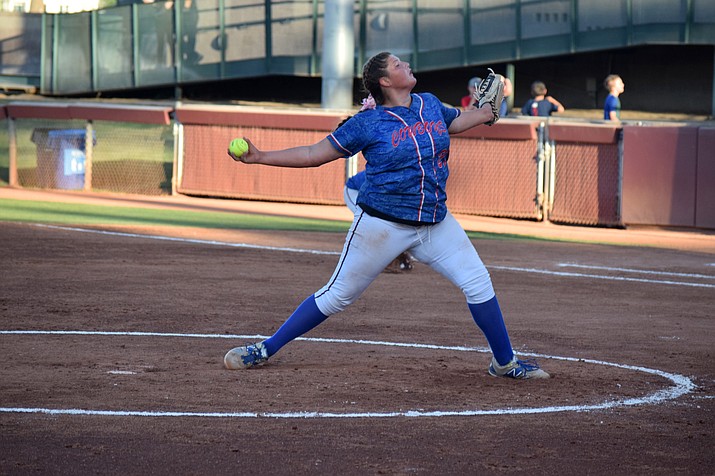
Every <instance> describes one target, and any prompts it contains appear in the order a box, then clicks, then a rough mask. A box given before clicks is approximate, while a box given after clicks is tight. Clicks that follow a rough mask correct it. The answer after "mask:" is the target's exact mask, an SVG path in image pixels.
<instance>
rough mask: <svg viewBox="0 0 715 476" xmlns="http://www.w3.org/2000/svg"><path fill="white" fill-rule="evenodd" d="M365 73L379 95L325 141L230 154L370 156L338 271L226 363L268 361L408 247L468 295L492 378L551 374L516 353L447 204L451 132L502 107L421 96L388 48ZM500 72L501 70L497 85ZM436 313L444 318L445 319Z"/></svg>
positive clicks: (427, 292)
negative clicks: (464, 107) (463, 105)
mask: <svg viewBox="0 0 715 476" xmlns="http://www.w3.org/2000/svg"><path fill="white" fill-rule="evenodd" d="M362 76H363V86H364V88H365V89H366V90H367V92H369V93H370V95H369V96H368V98H367V99H366V100H365V101H364V103H363V109H362V110H361V112H359V113H357V114H355V115H354V116H353V117H351V118H350V119H349V120H348V121H347V122H346V123H345V124H343V125H342V126H340V127H338V128H337V129H336V130H335V131H334V132H332V133H331V134H329V135H328V136H327V137H325V138H324V139H323V140H321V141H320V142H317V143H315V144H312V145H306V146H299V147H292V148H288V149H283V150H273V151H262V150H259V149H257V148H256V146H255V145H253V143H252V142H251V141H250V140H248V139H246V142H247V143H248V151H246V152H245V153H244V154H243V155H241V156H236V155H235V154H233V153H232V152H231V151H229V156H230V157H231V158H233V159H234V160H237V161H241V162H244V163H247V164H264V165H270V166H278V167H317V166H320V165H323V164H326V163H328V162H332V161H334V160H337V159H340V158H348V157H351V156H353V155H355V154H357V153H358V152H362V153H363V156H364V157H365V160H366V171H367V172H366V181H365V183H364V184H363V185H362V186H361V187H360V193H359V195H358V203H357V204H358V207H359V213H356V214H355V218H354V220H353V223H352V225H351V226H350V230H349V231H348V234H347V236H346V238H345V245H344V247H343V251H342V254H341V255H340V258H339V260H338V263H337V265H336V268H335V271H334V272H333V275H332V277H331V278H330V279H329V280H328V282H327V283H326V284H325V286H324V287H322V288H321V289H320V290H318V291H317V292H315V293H314V294H311V295H310V296H308V297H307V298H306V299H305V300H304V301H303V302H302V303H301V304H300V305H299V306H298V307H297V308H296V309H295V311H293V313H292V314H291V315H290V317H288V319H287V320H286V321H285V322H284V323H283V324H282V325H281V327H280V328H279V329H278V330H277V331H276V332H275V333H274V334H273V335H272V336H271V337H269V338H268V339H266V340H264V341H261V342H257V343H253V344H248V345H244V346H240V347H235V348H233V349H231V350H229V351H228V352H227V353H226V355H225V356H224V365H225V366H226V368H228V369H247V368H251V367H254V366H256V365H260V364H263V363H264V362H266V361H267V360H268V359H269V358H270V357H271V356H273V355H274V354H276V353H277V352H278V351H279V350H280V349H281V348H282V347H283V346H285V345H286V344H288V343H289V342H291V341H293V340H294V339H296V338H298V337H300V336H301V335H303V334H305V333H307V332H309V331H310V330H311V329H313V328H315V327H316V326H318V325H320V324H321V323H322V322H324V321H325V320H326V319H328V317H329V316H331V315H333V314H337V313H338V312H340V311H342V310H344V309H345V308H346V307H348V306H349V305H350V304H352V303H353V302H355V300H357V299H358V298H359V297H360V295H361V294H362V293H363V291H365V289H367V287H368V286H369V285H370V283H372V282H373V281H374V280H375V279H376V278H377V276H378V275H379V274H380V273H381V272H382V271H383V269H385V266H387V265H388V264H389V263H390V262H391V261H392V260H393V259H395V257H397V256H398V255H399V254H400V253H402V252H403V251H410V252H411V253H412V254H413V255H414V256H415V258H416V259H418V260H419V261H420V262H421V263H424V264H425V265H428V266H430V267H431V268H432V269H434V270H435V271H437V272H438V273H440V274H441V275H442V276H444V277H445V278H447V279H448V280H449V281H450V282H451V283H452V284H454V285H455V286H456V287H457V288H458V289H460V290H461V291H462V292H463V294H464V296H465V298H466V303H467V307H468V309H469V312H470V314H471V316H472V318H473V320H474V322H475V324H476V325H477V327H478V328H479V329H480V330H481V331H482V333H483V334H484V336H485V337H486V340H487V342H488V343H489V347H490V349H491V351H492V358H491V363H490V364H489V367H488V372H489V374H490V375H492V376H495V377H505V378H512V379H527V378H548V377H549V374H548V373H546V372H544V371H543V370H542V369H541V368H539V365H538V364H536V363H535V362H531V361H524V360H520V359H518V358H517V356H516V355H515V354H514V351H513V349H512V346H511V342H510V339H509V334H508V333H507V329H506V325H505V323H504V318H503V316H502V313H501V309H500V307H499V303H498V301H497V297H496V295H495V293H494V288H493V285H492V280H491V277H490V276H489V271H488V270H487V268H486V267H485V266H484V263H483V262H482V260H481V258H480V257H479V254H478V253H477V250H476V249H475V248H474V245H473V244H472V242H471V240H470V239H469V237H468V236H467V234H466V232H465V231H464V229H463V228H462V227H461V225H460V224H459V223H458V222H457V220H456V219H455V218H454V216H452V214H451V213H449V211H448V209H447V195H446V193H445V190H446V189H447V187H446V185H447V183H446V182H447V178H448V176H449V168H448V159H449V147H450V134H458V133H460V132H464V131H466V130H468V129H471V128H473V127H475V126H478V125H481V124H493V123H494V122H496V121H497V120H498V110H497V111H496V113H495V112H494V111H493V109H492V106H491V105H490V104H489V103H485V104H483V106H482V107H481V108H475V109H473V110H468V111H461V110H459V109H456V108H452V107H447V106H445V105H444V104H443V103H442V102H441V101H440V100H439V99H438V98H437V97H436V96H434V95H432V94H429V93H421V94H415V93H413V92H412V90H413V88H414V87H415V85H416V84H417V79H416V78H415V77H414V75H413V74H412V69H411V68H410V64H409V63H407V62H406V61H401V60H400V58H398V57H397V56H395V55H393V54H390V53H389V52H382V53H378V54H377V55H375V56H373V57H372V58H370V59H369V60H368V61H367V63H365V66H364V67H363V75H362ZM500 78H501V76H495V77H494V78H493V81H501V79H500ZM493 81H492V82H490V83H489V84H490V85H493V84H494V82H493ZM499 87H500V86H496V88H497V90H498V88H499ZM493 91H494V89H490V91H489V92H492V93H493ZM498 96H499V94H497V95H496V97H498ZM435 292H436V289H432V288H430V287H429V286H428V287H426V288H425V289H424V291H423V292H421V293H418V294H417V295H414V296H410V299H412V301H411V306H419V301H420V299H435V298H436V299H442V296H435V295H434V293H435ZM267 305H268V306H270V305H271V304H270V303H267ZM432 319H434V320H435V322H437V321H439V319H440V316H439V315H435V316H432ZM459 338H460V339H462V338H463V336H459Z"/></svg>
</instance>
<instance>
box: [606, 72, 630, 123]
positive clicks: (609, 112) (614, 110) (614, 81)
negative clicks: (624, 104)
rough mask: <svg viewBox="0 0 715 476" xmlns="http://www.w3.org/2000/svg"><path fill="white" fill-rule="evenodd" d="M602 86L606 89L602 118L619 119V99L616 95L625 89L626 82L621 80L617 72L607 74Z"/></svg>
mask: <svg viewBox="0 0 715 476" xmlns="http://www.w3.org/2000/svg"><path fill="white" fill-rule="evenodd" d="M603 86H604V87H605V88H606V91H608V96H607V97H606V102H605V104H604V105H603V119H604V120H605V121H620V120H621V100H620V99H619V98H618V96H620V95H621V93H622V92H623V91H625V89H626V83H624V82H623V79H621V77H620V76H618V75H617V74H609V75H608V76H606V79H604V80H603Z"/></svg>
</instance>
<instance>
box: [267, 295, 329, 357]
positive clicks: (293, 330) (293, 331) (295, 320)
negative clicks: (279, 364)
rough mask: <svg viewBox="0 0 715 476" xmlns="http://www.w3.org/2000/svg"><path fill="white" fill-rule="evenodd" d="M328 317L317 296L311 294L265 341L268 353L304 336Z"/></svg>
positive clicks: (273, 352) (271, 353)
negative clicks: (318, 303)
mask: <svg viewBox="0 0 715 476" xmlns="http://www.w3.org/2000/svg"><path fill="white" fill-rule="evenodd" d="M327 318H328V316H326V315H325V314H323V313H322V312H320V309H318V305H317V304H315V296H313V295H311V296H310V297H308V298H307V299H306V300H305V301H303V303H302V304H301V305H300V306H298V309H296V310H295V311H293V314H291V315H290V317H289V318H288V320H287V321H285V322H284V323H283V325H282V326H281V327H280V328H279V329H278V330H277V331H276V333H275V334H273V335H272V336H271V337H269V338H268V339H266V341H265V342H264V343H263V344H264V345H265V346H266V351H268V355H269V356H271V355H273V354H275V353H276V352H278V351H279V350H280V349H281V347H283V346H284V345H286V344H287V343H288V342H290V341H292V340H293V339H295V338H296V337H300V336H302V335H303V334H305V333H306V332H308V331H309V330H311V329H313V328H314V327H315V326H317V325H318V324H320V323H321V322H323V321H324V320H326V319H327Z"/></svg>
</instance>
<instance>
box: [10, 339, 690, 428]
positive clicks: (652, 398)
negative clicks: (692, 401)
mask: <svg viewBox="0 0 715 476" xmlns="http://www.w3.org/2000/svg"><path fill="white" fill-rule="evenodd" d="M18 334H29V335H90V336H93V335H96V336H133V337H192V338H208V339H229V338H230V339H253V338H262V337H263V336H256V335H250V336H246V335H225V334H178V333H160V332H110V331H37V330H0V335H18ZM298 340H303V341H309V342H330V343H342V344H346V343H347V344H362V345H383V346H393V347H412V348H422V349H446V350H454V351H461V352H489V350H488V349H484V348H476V347H462V346H441V345H432V344H416V343H403V342H384V341H369V340H355V339H328V338H308V337H300V338H298ZM520 355H521V356H525V357H540V358H546V359H552V360H563V361H569V362H581V363H587V364H593V365H605V366H610V367H616V368H620V369H626V370H632V371H636V372H645V373H648V374H651V375H657V376H659V377H662V378H665V379H667V380H670V381H671V382H673V384H674V385H673V386H671V387H670V388H666V389H662V390H658V391H656V392H654V393H652V394H649V395H646V396H643V397H637V398H627V399H624V400H611V401H606V402H602V403H598V404H593V405H559V406H550V407H541V408H503V409H496V410H461V411H456V410H435V411H424V410H407V411H387V412H346V413H339V412H302V411H296V412H252V411H247V412H183V411H171V410H167V411H143V410H97V409H81V408H67V409H58V408H38V407H33V408H22V407H0V413H41V414H48V415H91V416H117V417H127V416H129V417H179V418H184V417H201V418H394V417H408V418H419V417H445V416H461V417H467V416H487V415H525V414H537V413H559V412H587V411H594V410H607V409H612V408H617V407H624V406H635V405H655V404H659V403H663V402H665V401H668V400H673V399H676V398H679V397H681V396H683V395H686V394H688V393H691V392H692V391H694V390H695V388H696V385H695V384H694V383H693V381H692V380H691V379H689V378H688V377H685V376H683V375H679V374H673V373H669V372H664V371H661V370H657V369H649V368H646V367H638V366H633V365H625V364H616V363H612V362H604V361H600V360H592V359H581V358H574V357H559V356H549V355H543V354H535V353H526V352H520Z"/></svg>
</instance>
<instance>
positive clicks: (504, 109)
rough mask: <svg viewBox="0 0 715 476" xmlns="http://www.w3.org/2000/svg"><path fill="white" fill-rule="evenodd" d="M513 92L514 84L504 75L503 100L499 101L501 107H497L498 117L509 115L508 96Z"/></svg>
mask: <svg viewBox="0 0 715 476" xmlns="http://www.w3.org/2000/svg"><path fill="white" fill-rule="evenodd" d="M513 92H514V86H513V85H512V84H511V79H509V78H507V77H504V100H503V101H502V102H501V107H500V108H499V117H500V118H502V117H506V116H508V115H509V100H508V98H509V96H511V94H512V93H513Z"/></svg>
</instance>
